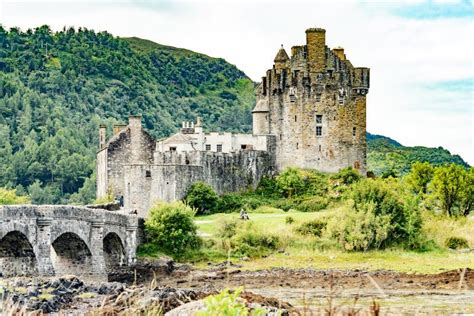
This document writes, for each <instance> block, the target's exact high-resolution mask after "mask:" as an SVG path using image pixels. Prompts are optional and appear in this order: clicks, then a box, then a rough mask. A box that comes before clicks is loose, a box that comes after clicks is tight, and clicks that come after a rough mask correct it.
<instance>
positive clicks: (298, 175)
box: [276, 168, 305, 198]
mask: <svg viewBox="0 0 474 316" xmlns="http://www.w3.org/2000/svg"><path fill="white" fill-rule="evenodd" d="M276 183H277V186H278V189H279V190H280V192H281V193H282V194H283V196H285V197H288V198H291V197H292V196H294V195H298V194H300V193H301V192H302V191H303V189H304V185H305V183H304V179H303V174H302V172H301V170H299V169H297V168H287V169H285V170H284V171H283V172H282V173H280V174H279V175H278V176H277V178H276Z"/></svg>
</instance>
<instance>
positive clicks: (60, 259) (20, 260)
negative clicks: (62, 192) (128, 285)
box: [0, 205, 140, 276]
mask: <svg viewBox="0 0 474 316" xmlns="http://www.w3.org/2000/svg"><path fill="white" fill-rule="evenodd" d="M138 224H139V218H138V217H136V216H128V215H123V214H118V213H115V212H110V211H105V210H96V209H89V208H86V207H77V206H69V205H65V206H60V205H41V206H38V205H12V206H0V273H1V275H3V276H20V275H24V276H28V275H63V274H75V275H79V276H86V275H101V276H104V275H107V274H108V273H111V272H113V271H114V270H115V269H117V268H119V267H120V266H127V265H130V264H132V263H133V262H134V261H135V253H136V248H137V245H138V239H139V238H140V230H139V229H138V226H139V225H138Z"/></svg>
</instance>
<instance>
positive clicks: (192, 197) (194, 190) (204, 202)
mask: <svg viewBox="0 0 474 316" xmlns="http://www.w3.org/2000/svg"><path fill="white" fill-rule="evenodd" d="M185 200H186V203H187V204H188V205H189V206H191V207H193V208H195V209H197V210H198V212H197V214H198V215H200V214H209V213H212V212H213V211H214V210H215V209H216V206H217V202H218V200H219V196H218V195H217V193H216V192H215V191H214V189H212V187H211V186H210V185H208V184H207V183H204V182H201V181H198V182H195V183H193V185H192V186H191V187H190V188H189V190H188V192H187V194H186V198H185Z"/></svg>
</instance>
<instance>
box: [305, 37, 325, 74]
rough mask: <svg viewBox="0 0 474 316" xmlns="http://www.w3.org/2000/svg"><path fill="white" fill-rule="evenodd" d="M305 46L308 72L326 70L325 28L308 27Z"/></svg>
mask: <svg viewBox="0 0 474 316" xmlns="http://www.w3.org/2000/svg"><path fill="white" fill-rule="evenodd" d="M306 47H307V58H308V68H309V72H310V73H321V72H325V70H326V30H324V29H320V28H310V29H307V30H306Z"/></svg>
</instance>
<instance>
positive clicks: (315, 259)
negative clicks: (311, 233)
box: [196, 209, 474, 273]
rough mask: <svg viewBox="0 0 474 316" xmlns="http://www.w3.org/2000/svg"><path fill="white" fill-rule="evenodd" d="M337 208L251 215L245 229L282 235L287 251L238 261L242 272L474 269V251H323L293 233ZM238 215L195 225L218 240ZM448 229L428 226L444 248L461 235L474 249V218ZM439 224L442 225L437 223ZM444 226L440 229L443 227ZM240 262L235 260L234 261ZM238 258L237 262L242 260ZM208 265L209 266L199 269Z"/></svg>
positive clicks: (431, 221)
mask: <svg viewBox="0 0 474 316" xmlns="http://www.w3.org/2000/svg"><path fill="white" fill-rule="evenodd" d="M334 211H336V210H334V209H333V210H327V211H322V212H314V213H302V212H293V211H290V212H283V211H277V212H275V213H250V214H249V216H250V221H249V222H247V223H246V225H254V226H255V227H256V228H259V229H261V230H262V231H264V232H265V233H268V234H274V235H277V236H279V237H280V240H282V243H283V245H284V253H274V254H272V255H269V256H268V257H266V258H257V259H252V260H250V261H238V263H239V264H242V265H243V269H249V270H257V269H267V268H272V267H289V268H308V267H311V268H315V269H364V270H377V269H387V270H395V271H401V272H410V273H438V272H442V271H445V270H452V269H458V268H464V267H469V268H474V252H472V251H471V252H461V251H452V250H448V249H442V248H440V249H435V250H431V251H426V252H415V251H406V250H401V249H388V250H378V251H368V252H344V251H341V250H337V249H328V250H321V247H316V246H315V244H316V242H315V241H316V240H315V238H313V237H302V236H300V235H298V234H296V233H295V232H294V228H295V227H297V226H298V225H299V224H301V223H302V222H304V221H308V220H311V219H316V218H320V217H324V216H329V215H330V214H331V212H334ZM288 216H291V217H292V218H293V219H294V223H292V224H287V223H286V221H285V219H286V218H287V217H288ZM238 218H239V214H238V213H230V214H213V215H208V216H199V217H197V218H196V224H197V225H198V228H199V233H200V234H201V236H202V237H203V238H215V237H216V233H217V231H218V227H219V223H220V222H221V221H224V220H230V219H238ZM449 221H450V223H451V224H450V225H449V230H446V229H442V228H440V229H439V231H434V230H433V227H434V226H436V227H448V226H447V224H446V223H445V222H446V219H436V218H433V217H430V219H429V222H427V223H426V224H425V226H426V227H427V229H425V231H426V233H427V235H428V237H429V238H430V239H433V240H435V241H436V242H437V243H438V244H440V243H441V242H440V241H442V240H444V237H445V236H444V235H446V236H448V234H450V235H452V234H458V235H462V236H464V237H466V238H467V239H468V240H469V242H470V245H471V247H472V246H474V244H473V241H474V240H473V238H474V219H472V218H471V219H462V220H460V221H459V222H457V221H455V220H449ZM438 222H439V223H438ZM441 223H442V224H443V225H440V226H438V224H441ZM232 260H233V261H235V259H232ZM237 260H238V259H237ZM201 265H202V266H205V265H206V262H203V263H199V264H198V266H201Z"/></svg>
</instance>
